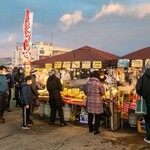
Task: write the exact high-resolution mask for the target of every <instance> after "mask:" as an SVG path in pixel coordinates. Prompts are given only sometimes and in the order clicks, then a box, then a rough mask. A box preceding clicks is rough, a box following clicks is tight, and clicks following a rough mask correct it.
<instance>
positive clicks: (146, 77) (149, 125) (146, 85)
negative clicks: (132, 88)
mask: <svg viewBox="0 0 150 150" xmlns="http://www.w3.org/2000/svg"><path fill="white" fill-rule="evenodd" d="M136 92H137V94H138V95H140V96H142V97H143V98H144V99H145V102H146V106H147V115H145V116H144V119H145V124H146V137H145V138H144V141H145V142H147V143H150V63H148V64H147V65H146V70H145V73H144V74H143V75H142V76H141V77H140V78H139V79H138V81H137V84H136Z"/></svg>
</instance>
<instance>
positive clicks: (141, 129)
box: [138, 119, 146, 133]
mask: <svg viewBox="0 0 150 150" xmlns="http://www.w3.org/2000/svg"><path fill="white" fill-rule="evenodd" d="M138 132H139V133H146V125H145V120H144V119H143V120H142V121H140V120H138Z"/></svg>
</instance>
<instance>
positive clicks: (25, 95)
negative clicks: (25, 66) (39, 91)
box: [21, 76, 32, 129]
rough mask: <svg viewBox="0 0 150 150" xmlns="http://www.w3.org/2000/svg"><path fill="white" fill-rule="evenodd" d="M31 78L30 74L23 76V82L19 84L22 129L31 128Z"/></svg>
mask: <svg viewBox="0 0 150 150" xmlns="http://www.w3.org/2000/svg"><path fill="white" fill-rule="evenodd" d="M31 84H32V78H31V76H26V77H25V82H23V83H22V84H21V87H22V90H21V91H22V92H21V100H22V108H23V126H22V129H31V125H30V124H29V122H30V106H31V103H32V90H31V86H30V85H31Z"/></svg>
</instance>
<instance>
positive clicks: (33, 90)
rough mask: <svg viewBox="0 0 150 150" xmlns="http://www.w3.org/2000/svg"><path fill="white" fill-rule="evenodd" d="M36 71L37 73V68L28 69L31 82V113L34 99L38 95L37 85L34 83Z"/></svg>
mask: <svg viewBox="0 0 150 150" xmlns="http://www.w3.org/2000/svg"><path fill="white" fill-rule="evenodd" d="M36 73H37V70H36V69H32V70H31V71H30V76H31V78H32V84H31V89H32V104H31V115H32V114H33V112H34V107H35V101H36V99H37V98H38V96H39V93H38V86H37V84H36Z"/></svg>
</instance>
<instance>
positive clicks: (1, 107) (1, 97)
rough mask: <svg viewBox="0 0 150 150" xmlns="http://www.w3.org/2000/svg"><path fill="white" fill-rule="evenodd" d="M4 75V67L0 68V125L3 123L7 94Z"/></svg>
mask: <svg viewBox="0 0 150 150" xmlns="http://www.w3.org/2000/svg"><path fill="white" fill-rule="evenodd" d="M5 75H6V69H5V66H0V123H5V119H4V118H3V115H4V111H5V106H6V102H7V97H8V94H9V93H8V85H7V80H6V77H5Z"/></svg>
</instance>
